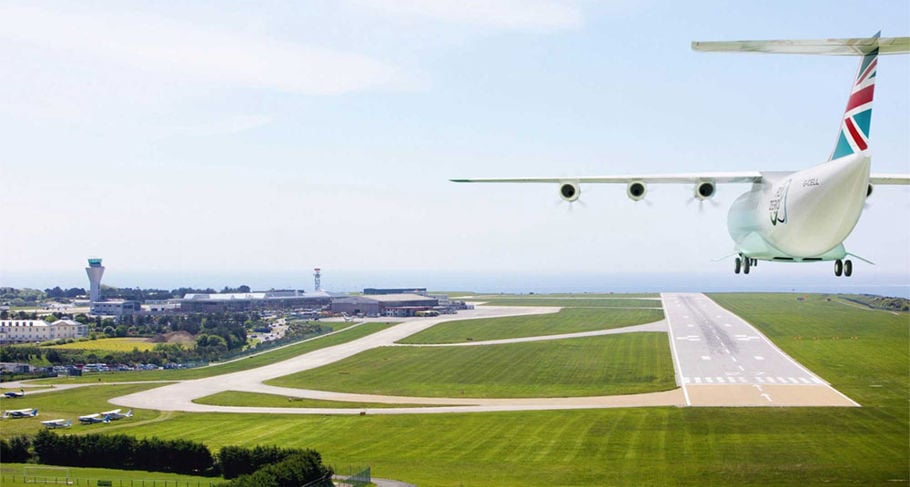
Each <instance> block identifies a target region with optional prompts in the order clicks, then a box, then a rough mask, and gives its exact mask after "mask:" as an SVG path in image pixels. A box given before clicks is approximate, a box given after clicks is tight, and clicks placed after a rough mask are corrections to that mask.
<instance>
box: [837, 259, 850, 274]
mask: <svg viewBox="0 0 910 487" xmlns="http://www.w3.org/2000/svg"><path fill="white" fill-rule="evenodd" d="M834 275H835V276H837V277H840V276H841V275H843V276H844V277H850V276H852V275H853V261H851V260H850V259H847V260H840V259H837V260H835V261H834Z"/></svg>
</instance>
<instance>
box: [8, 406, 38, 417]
mask: <svg viewBox="0 0 910 487" xmlns="http://www.w3.org/2000/svg"><path fill="white" fill-rule="evenodd" d="M37 415H38V410H37V409H29V408H26V409H12V410H9V411H4V412H3V417H4V418H12V419H21V418H34V417H35V416H37Z"/></svg>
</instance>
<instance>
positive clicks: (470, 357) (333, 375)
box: [267, 333, 676, 397]
mask: <svg viewBox="0 0 910 487" xmlns="http://www.w3.org/2000/svg"><path fill="white" fill-rule="evenodd" d="M267 383H268V384H271V385H276V386H283V387H297V388H305V389H319V390H332V391H339V392H358V393H367V394H389V395H401V396H425V397H561V396H598V395H609V394H635V393H641V392H654V391H664V390H669V389H673V388H675V387H676V385H675V382H674V378H673V362H672V358H671V357H670V348H669V347H668V346H667V336H666V334H664V333H629V334H624V335H611V336H601V337H592V338H574V339H568V340H553V341H543V342H530V343H514V344H504V345H488V346H478V347H382V348H378V349H374V350H369V351H366V352H363V353H360V354H358V355H355V356H353V357H350V358H348V359H345V360H342V361H340V362H336V363H334V364H329V365H326V366H324V367H320V368H318V369H313V370H307V371H303V372H299V373H297V374H293V375H289V376H286V377H280V378H277V379H272V380H270V381H268V382H267Z"/></svg>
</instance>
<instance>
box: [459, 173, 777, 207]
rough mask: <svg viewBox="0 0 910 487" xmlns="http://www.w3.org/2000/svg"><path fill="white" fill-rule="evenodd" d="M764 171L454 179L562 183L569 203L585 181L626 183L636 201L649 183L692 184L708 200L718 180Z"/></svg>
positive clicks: (753, 177)
mask: <svg viewBox="0 0 910 487" xmlns="http://www.w3.org/2000/svg"><path fill="white" fill-rule="evenodd" d="M761 180H762V174H761V173H760V172H757V171H756V172H704V173H670V174H626V175H621V176H584V177H564V178H466V179H451V180H450V181H452V182H455V183H558V184H559V197H560V198H562V199H563V200H564V201H568V202H569V203H571V202H573V201H576V200H577V199H578V197H579V196H581V184H582V183H585V184H588V183H605V184H625V185H626V196H628V197H629V199H631V200H633V201H639V200H641V199H644V197H645V194H646V193H647V192H648V184H652V183H654V184H666V183H669V184H673V183H676V184H687V183H688V184H692V185H694V197H695V198H696V199H699V200H705V199H708V198H711V197H712V196H714V193H715V186H716V185H717V183H757V182H760V181H761Z"/></svg>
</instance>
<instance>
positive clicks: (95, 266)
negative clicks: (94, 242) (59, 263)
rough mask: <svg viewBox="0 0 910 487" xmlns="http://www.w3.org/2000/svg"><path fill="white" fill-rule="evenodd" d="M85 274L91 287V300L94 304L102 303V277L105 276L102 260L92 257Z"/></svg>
mask: <svg viewBox="0 0 910 487" xmlns="http://www.w3.org/2000/svg"><path fill="white" fill-rule="evenodd" d="M85 273H86V274H88V282H89V284H90V285H91V288H90V290H89V299H91V301H92V304H95V303H96V302H98V301H101V276H103V275H104V266H103V265H101V259H99V258H97V257H90V258H89V259H88V267H86V268H85Z"/></svg>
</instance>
